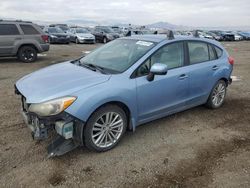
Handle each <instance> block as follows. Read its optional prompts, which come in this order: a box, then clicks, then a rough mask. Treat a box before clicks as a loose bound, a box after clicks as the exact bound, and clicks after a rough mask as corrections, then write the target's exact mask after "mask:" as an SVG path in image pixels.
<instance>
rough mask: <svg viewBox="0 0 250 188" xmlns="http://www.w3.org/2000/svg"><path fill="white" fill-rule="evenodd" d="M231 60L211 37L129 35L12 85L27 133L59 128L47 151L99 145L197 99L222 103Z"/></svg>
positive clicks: (105, 146)
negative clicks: (19, 98)
mask: <svg viewBox="0 0 250 188" xmlns="http://www.w3.org/2000/svg"><path fill="white" fill-rule="evenodd" d="M170 33H171V32H170ZM233 64H234V60H233V59H232V58H231V57H229V55H228V53H227V51H226V50H225V48H224V47H223V46H222V45H221V44H220V43H218V42H217V41H215V40H209V39H204V38H197V37H190V36H187V37H183V36H181V37H178V38H175V37H174V36H173V35H169V36H168V37H166V35H135V36H132V37H124V38H121V39H117V40H114V41H112V42H110V43H108V44H106V45H103V46H102V47H100V48H98V49H96V50H94V51H93V52H91V53H90V54H88V55H86V56H85V57H81V58H77V59H75V60H72V61H67V62H64V63H60V64H57V65H53V66H50V67H46V68H44V69H41V70H39V71H36V72H34V73H31V74H29V76H26V77H23V78H22V79H20V80H19V81H17V83H16V85H15V88H16V93H17V94H19V95H21V99H22V114H23V116H24V117H25V121H26V123H27V124H28V125H29V127H30V128H31V131H32V133H33V137H34V138H35V139H46V138H48V132H49V131H54V132H55V133H56V134H57V135H58V137H57V138H56V139H55V140H54V141H53V142H52V143H51V144H50V146H49V147H48V148H49V156H56V155H62V154H64V153H66V152H68V151H70V150H72V149H74V148H76V147H78V146H86V147H87V148H88V149H90V150H94V151H98V152H103V151H107V150H110V149H112V148H114V147H115V146H116V145H117V144H118V143H119V141H120V140H121V138H122V136H123V135H124V133H125V132H126V130H128V129H130V130H135V129H136V127H137V126H138V125H141V124H144V123H147V122H150V121H153V120H156V119H159V118H162V117H164V116H167V115H170V114H173V113H176V112H180V111H183V110H186V109H189V108H192V107H195V106H198V105H203V104H206V106H207V107H209V108H211V109H217V108H220V107H221V106H222V105H223V103H224V101H225V97H226V91H227V87H228V86H229V84H230V83H231V81H232V80H231V78H230V76H231V74H232V71H233ZM44 75H46V76H44ZM124 143H126V142H124Z"/></svg>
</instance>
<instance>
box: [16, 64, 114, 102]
mask: <svg viewBox="0 0 250 188" xmlns="http://www.w3.org/2000/svg"><path fill="white" fill-rule="evenodd" d="M110 77H111V75H105V74H101V73H99V72H95V71H92V70H89V69H87V68H84V67H80V66H77V65H75V64H72V63H70V62H65V63H59V64H56V65H52V66H49V67H47V68H44V69H41V70H38V71H36V72H34V73H31V74H29V75H27V76H25V77H23V78H21V79H20V80H18V81H17V83H16V88H17V89H18V91H19V92H20V93H21V94H22V95H23V96H24V97H25V98H26V101H27V103H41V102H45V101H48V100H51V99H55V98H59V97H63V96H69V95H72V94H73V93H74V92H77V91H79V90H82V89H86V88H89V87H91V86H94V85H97V84H101V83H104V82H106V81H108V80H109V78H110Z"/></svg>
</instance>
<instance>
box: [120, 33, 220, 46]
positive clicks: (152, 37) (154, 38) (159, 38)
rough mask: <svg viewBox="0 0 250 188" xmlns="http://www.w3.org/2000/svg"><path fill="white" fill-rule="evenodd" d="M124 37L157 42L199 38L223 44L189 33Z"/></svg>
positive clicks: (198, 39) (218, 44)
mask: <svg viewBox="0 0 250 188" xmlns="http://www.w3.org/2000/svg"><path fill="white" fill-rule="evenodd" d="M124 38H130V39H134V40H144V41H149V42H155V43H160V42H163V41H177V40H197V41H204V42H208V43H212V44H214V45H217V46H219V47H221V44H220V43H219V42H217V41H215V40H211V39H206V38H199V37H194V36H188V35H174V39H168V37H167V35H166V34H157V35H154V34H147V35H132V36H130V37H124Z"/></svg>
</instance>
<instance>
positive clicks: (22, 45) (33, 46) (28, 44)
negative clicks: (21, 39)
mask: <svg viewBox="0 0 250 188" xmlns="http://www.w3.org/2000/svg"><path fill="white" fill-rule="evenodd" d="M24 46H30V47H32V48H34V49H35V50H36V52H37V53H39V50H38V48H37V47H36V45H34V44H32V43H27V44H21V45H20V46H19V47H18V48H17V50H16V55H17V54H18V52H19V50H20V49H21V48H22V47H24Z"/></svg>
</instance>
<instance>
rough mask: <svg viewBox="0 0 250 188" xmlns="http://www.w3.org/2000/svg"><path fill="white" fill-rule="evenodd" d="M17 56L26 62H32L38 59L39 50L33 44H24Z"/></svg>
mask: <svg viewBox="0 0 250 188" xmlns="http://www.w3.org/2000/svg"><path fill="white" fill-rule="evenodd" d="M17 57H18V59H19V60H20V61H22V62H24V63H31V62H34V61H36V59H37V51H36V49H35V48H34V47H32V46H23V47H21V48H20V49H19V50H18V53H17Z"/></svg>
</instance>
